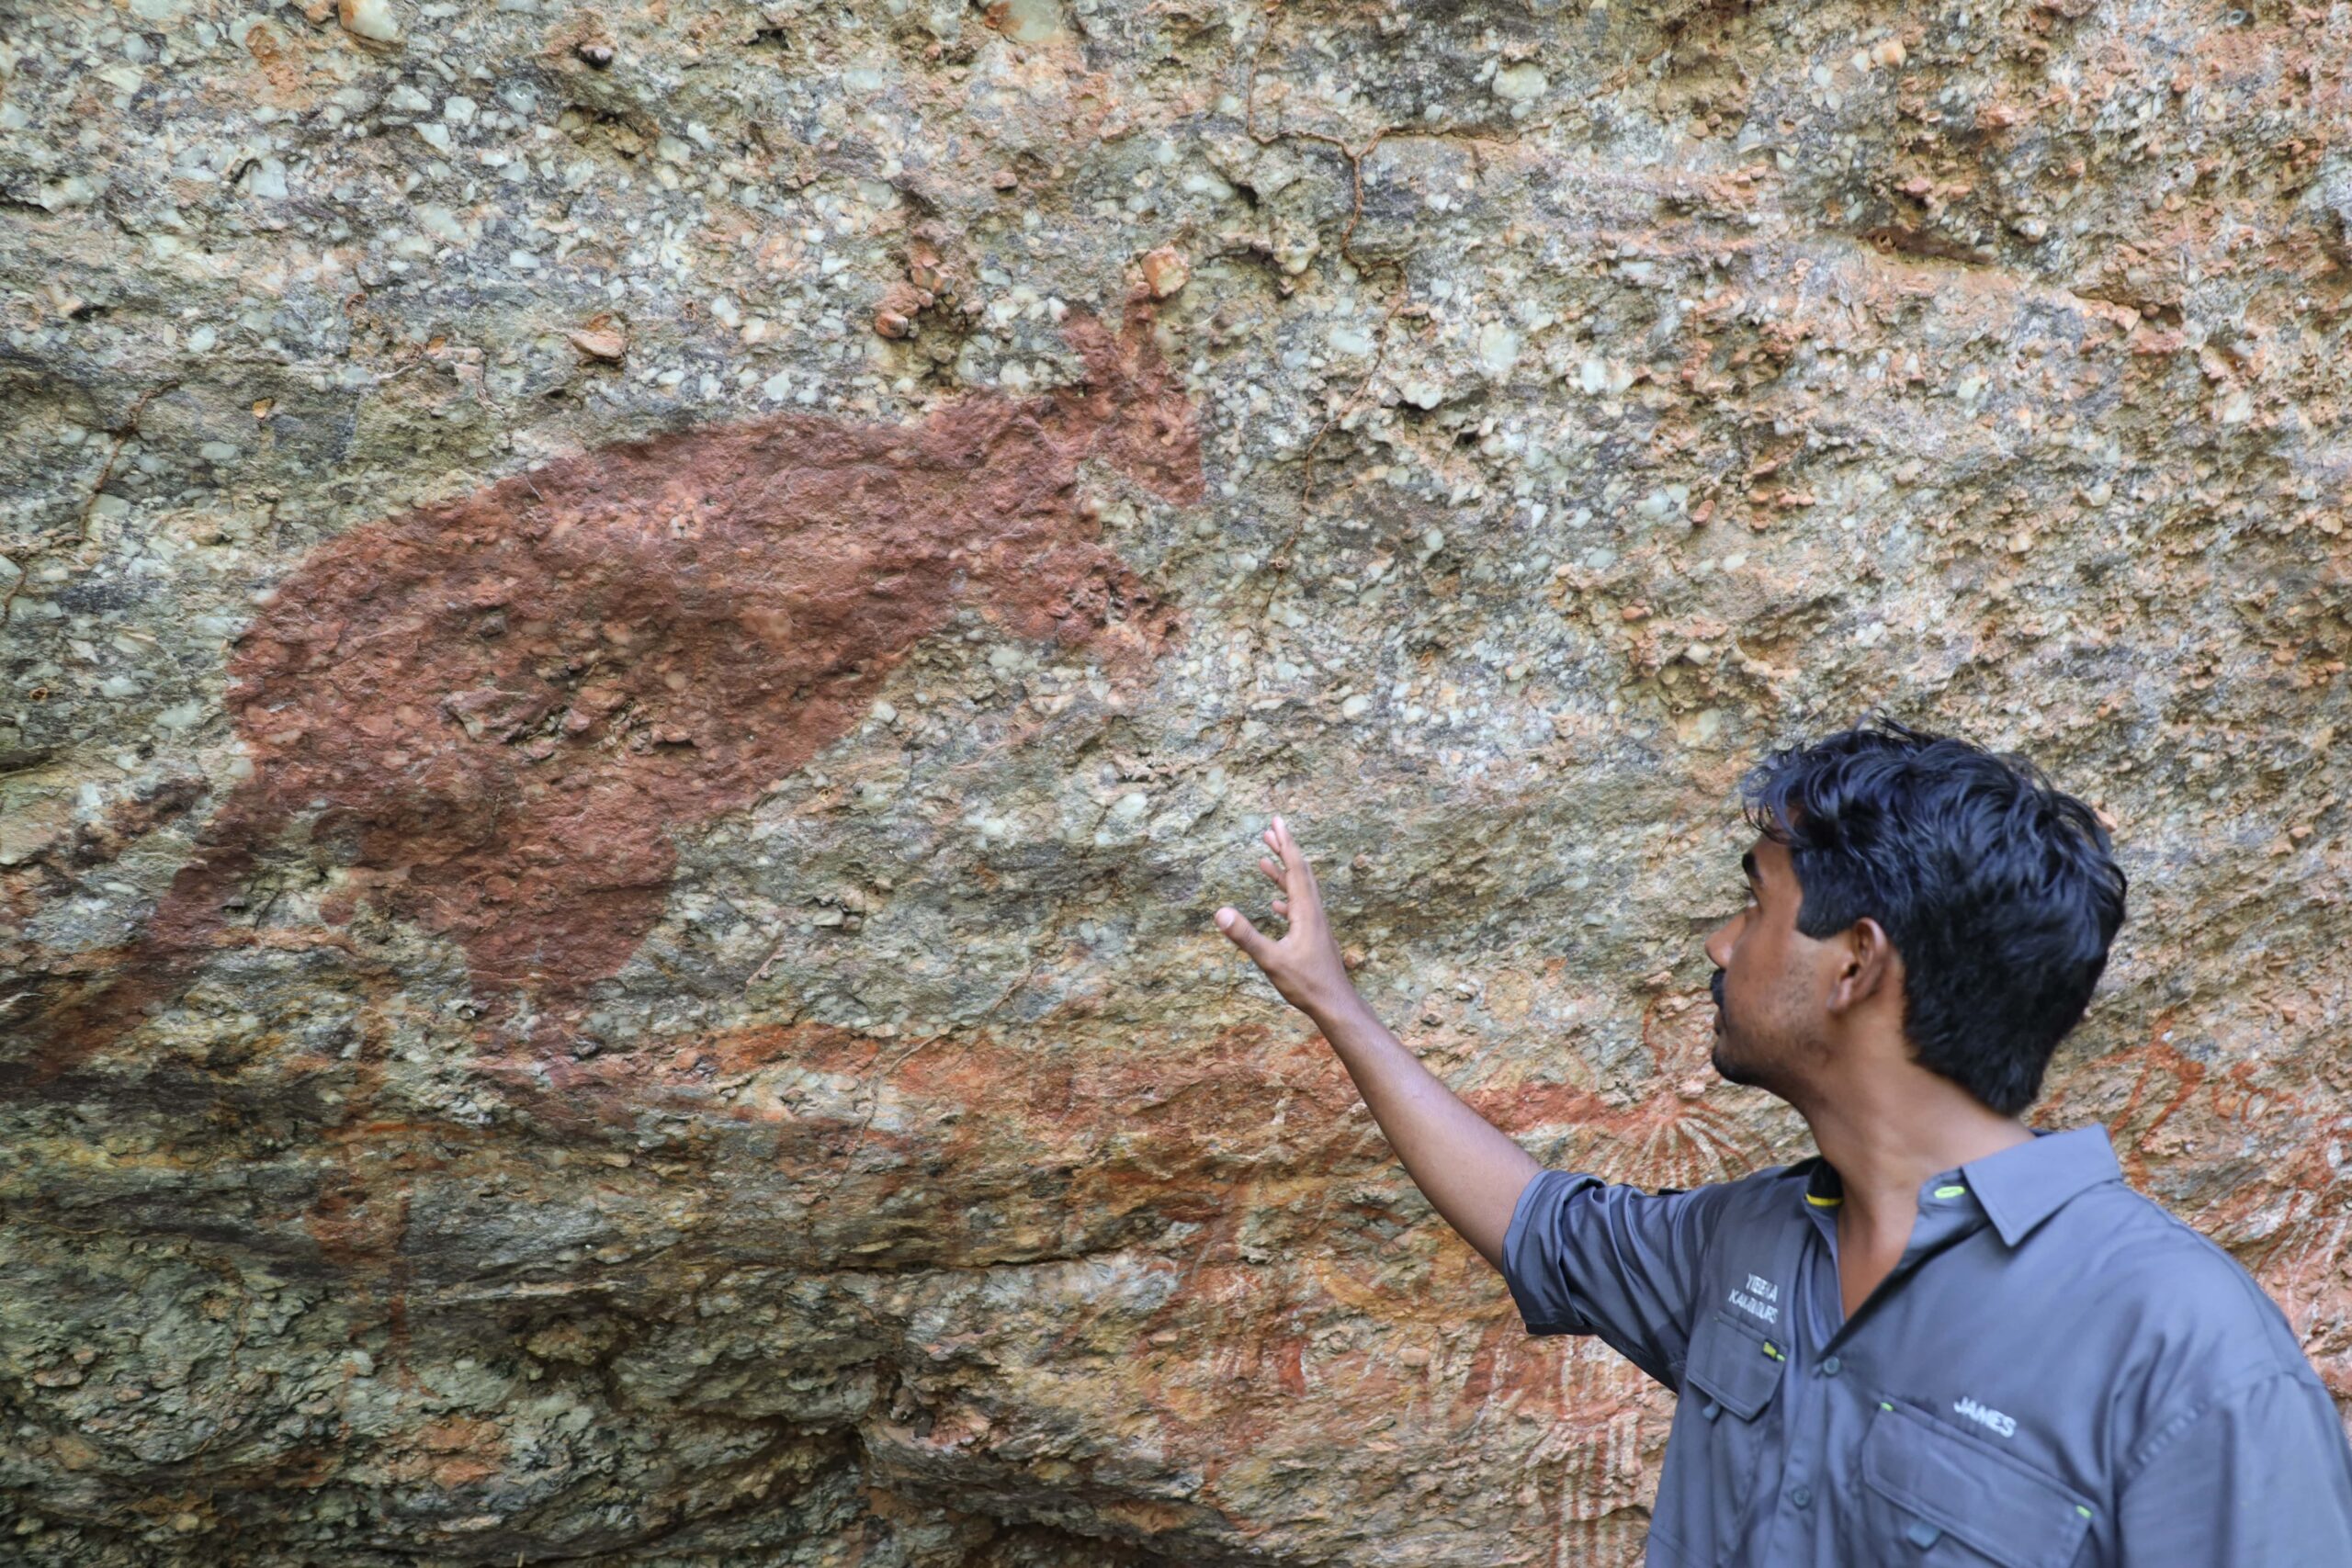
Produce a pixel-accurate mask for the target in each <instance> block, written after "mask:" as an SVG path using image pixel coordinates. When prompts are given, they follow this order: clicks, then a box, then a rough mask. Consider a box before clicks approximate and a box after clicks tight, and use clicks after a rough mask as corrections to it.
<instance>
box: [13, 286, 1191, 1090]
mask: <svg viewBox="0 0 2352 1568" xmlns="http://www.w3.org/2000/svg"><path fill="white" fill-rule="evenodd" d="M1063 331H1064V332H1065V333H1066V334H1067V335H1068V336H1069V339H1070V340H1071V342H1072V343H1073V344H1074V345H1075V346H1077V347H1078V348H1079V350H1080V352H1081V354H1082V355H1084V358H1085V361H1086V365H1087V367H1088V371H1089V374H1090V377H1091V380H1090V382H1089V383H1087V384H1086V385H1083V386H1080V387H1075V388H1071V389H1065V390H1061V391H1057V392H1053V393H1050V394H1046V395H1044V396H1040V397H1035V398H1023V399H1015V398H1006V397H1002V396H998V395H993V394H988V393H978V394H974V395H971V396H968V397H965V398H961V399H958V400H955V401H953V402H951V403H949V404H947V405H946V406H945V407H944V408H942V409H940V410H938V411H936V412H933V413H932V414H931V415H930V416H929V417H927V418H926V419H924V420H923V421H922V422H921V423H918V424H915V425H911V426H904V427H902V426H895V425H887V424H881V425H872V424H854V423H843V422H841V421H837V420H829V419H824V418H819V417H811V416H805V415H795V414H778V415H774V416H771V417H769V418H766V419H763V420H759V421H755V422H753V423H748V424H743V425H732V426H709V427H705V428H703V429H699V430H695V431H692V432H688V433H684V434H677V435H669V436H662V437H657V438H654V439H651V440H648V441H643V442H636V443H630V444H628V445H625V446H616V447H608V448H605V449H601V450H598V451H594V452H589V453H585V454H582V455H581V456H579V457H569V458H562V459H559V460H556V461H553V462H550V463H548V464H546V465H545V466H543V467H540V468H535V469H532V470H530V471H529V472H526V473H522V474H517V475H515V476H513V477H512V478H509V479H503V480H502V481H500V482H499V483H497V484H495V485H492V486H491V487H489V488H488V489H486V490H484V491H480V492H478V493H476V494H473V495H469V496H466V497H464V498H462V499H460V500H458V501H454V502H447V503H443V504H439V505H435V506H427V507H422V508H418V509H417V510H415V511H413V512H409V513H403V514H401V515H400V516H397V517H392V518H388V519H386V520H385V521H383V522H381V523H379V524H371V525H367V526H364V527H361V528H356V529H354V530H353V531H352V532H350V533H348V534H345V535H344V536H341V537H339V538H337V539H335V540H334V542H333V543H331V544H329V545H327V546H325V547H322V548H321V549H320V550H319V551H318V552H317V553H316V554H315V555H313V556H312V557H311V558H310V559H308V560H306V561H304V562H303V563H302V564H301V565H300V567H298V568H297V569H296V570H294V571H293V572H292V573H291V574H290V575H288V577H287V578H286V579H285V580H284V581H282V582H280V583H279V584H277V586H276V587H274V588H272V589H270V590H269V591H268V592H266V594H264V595H263V596H262V598H263V602H264V606H265V607H264V609H263V613H262V615H260V617H259V618H258V619H256V621H255V622H254V625H253V626H252V628H251V629H250V630H249V631H248V632H247V633H246V634H245V636H244V637H243V640H242V642H241V644H240V646H239V648H238V649H237V651H236V653H235V655H234V656H233V657H232V659H231V660H230V663H229V670H228V689H227V694H226V703H227V705H228V708H229V711H230V714H231V716H232V719H233V721H234V723H235V725H236V728H237V732H238V735H239V737H240V738H241V739H243V742H244V746H245V754H246V757H247V759H248V761H249V762H250V764H251V767H252V770H253V772H252V775H251V777H250V778H249V779H248V780H247V781H246V782H245V783H243V784H240V785H239V786H238V787H237V789H236V790H235V791H234V792H233V793H232V795H230V797H229V799H228V800H227V802H226V803H225V804H224V805H222V807H220V811H219V812H218V813H217V815H215V817H214V818H213V819H212V821H211V823H210V825H209V827H208V828H207V829H206V831H205V834H204V836H203V838H202V839H201V840H199V843H198V853H199V858H198V860H197V862H196V863H193V864H191V865H189V866H188V867H187V869H185V870H183V871H182V872H181V873H180V874H178V875H177V876H176V877H175V879H174V881H173V884H172V886H171V890H170V891H169V892H168V893H167V894H166V895H165V896H164V899H163V900H162V902H161V904H160V905H159V906H158V907H157V908H156V911H155V914H154V917H153V920H152V921H151V923H150V925H149V929H148V931H146V933H145V934H144V936H143V937H142V940H141V942H139V943H138V945H137V946H136V947H135V948H134V949H133V950H132V953H131V954H130V957H129V958H128V959H127V960H126V961H125V963H124V964H123V966H122V967H123V968H124V970H125V971H126V973H127V974H128V975H129V976H130V978H129V980H128V981H127V982H126V985H125V987H124V988H123V990H122V991H121V993H120V994H109V995H107V996H102V997H101V998H97V999H96V1001H95V1002H94V1003H92V1004H90V1005H89V1006H88V1007H86V1008H80V1009H74V1010H68V1011H67V1013H66V1017H65V1020H64V1021H63V1022H62V1024H61V1025H60V1026H59V1027H58V1029H57V1030H56V1035H57V1038H56V1039H55V1040H53V1041H52V1042H51V1043H50V1045H49V1047H48V1049H47V1050H46V1051H44V1052H43V1053H42V1054H41V1055H37V1056H36V1057H35V1058H34V1061H33V1064H32V1069H31V1074H30V1077H31V1079H32V1081H34V1082H36V1083H39V1082H41V1081H45V1080H46V1079H47V1078H48V1077H51V1076H53V1075H54V1074H55V1073H57V1072H58V1071H61V1070H62V1068H63V1067H64V1066H66V1065H67V1064H68V1063H69V1062H71V1061H72V1060H73V1059H74V1057H75V1056H76V1055H79V1054H81V1053H83V1052H86V1051H88V1050H93V1049H99V1048H103V1046H105V1045H106V1044H108V1043H112V1037H113V1036H114V1035H116V1034H117V1033H118V1032H119V1031H120V1030H121V1029H122V1028H123V1027H124V1026H125V1025H126V1024H127V1023H128V1022H130V1021H131V1020H132V1019H133V1018H134V1017H135V1014H136V1009H137V1008H138V1006H140V1005H141V1004H142V1003H144V1002H145V1001H146V1000H148V999H150V998H153V997H155V996H157V995H159V994H162V993H163V992H164V990H166V989H167V988H168V987H169V986H170V985H171V983H172V981H174V980H175V979H184V978H185V976H184V974H183V973H182V971H183V969H184V967H185V964H184V961H185V959H186V958H187V957H188V956H190V955H191V954H193V953H196V952H198V951H199V950H200V949H202V948H203V947H205V946H207V945H209V944H210V943H212V942H215V941H217V940H220V938H221V937H222V935H223V932H224V929H225V928H226V926H227V924H228V921H227V920H226V919H224V910H223V905H224V902H226V901H228V900H231V899H232V898H237V897H239V894H240V890H241V889H242V888H243V886H246V885H247V883H248V882H249V881H250V880H251V878H252V876H253V874H254V867H255V860H256V856H257V854H258V853H259V852H263V851H265V850H266V849H267V848H268V847H269V846H270V845H272V844H273V842H275V841H276V840H277V839H279V838H280V837H281V836H282V835H285V834H287V833H288V830H289V829H294V828H296V827H297V826H298V825H299V826H300V830H301V831H302V832H303V833H304V834H306V835H307V836H308V837H309V838H310V839H311V840H312V841H313V842H316V843H319V844H322V845H330V846H333V848H332V850H331V851H330V853H331V855H332V858H334V860H335V861H336V862H337V863H339V864H340V865H341V867H342V868H343V875H344V880H343V881H342V883H341V885H340V886H339V887H338V888H337V890H336V891H335V893H334V895H333V896H332V897H330V898H329V899H327V900H326V902H325V904H324V906H323V908H324V909H325V911H326V913H327V915H328V918H329V919H332V920H334V921H336V922H337V923H342V922H343V921H345V920H347V919H349V916H350V913H351V911H352V909H353V908H354V907H355V906H356V905H357V904H359V903H360V902H362V901H371V902H374V903H376V904H379V905H380V906H381V907H382V908H384V909H386V910H387V911H388V912H390V913H392V914H394V915H396V916H398V917H400V918H401V919H411V920H414V921H416V922H417V923H419V924H421V925H423V926H424V927H425V928H426V929H428V930H431V931H437V932H442V933H446V934H447V935H448V936H450V937H452V938H454V939H455V940H456V941H457V942H458V945H459V946H460V947H461V948H462V949H463V951H464V953H465V954H466V960H467V964H468V967H469V970H470V971H471V974H472V977H473V985H474V989H475V991H476V994H477V995H478V996H500V995H502V994H503V993H506V992H509V991H512V990H515V989H520V990H522V991H524V992H526V993H528V994H529V995H530V996H531V997H533V998H535V999H537V1000H539V1001H541V1002H547V1001H551V1000H560V999H563V998H569V997H571V995H573V994H574V993H576V992H577V991H578V990H579V989H580V987H582V986H583V985H584V984H586V983H587V982H590V981H594V980H600V979H603V978H604V977H605V976H608V975H611V974H612V973H613V972H614V971H616V969H618V968H619V967H620V965H621V964H623V963H624V962H626V961H627V960H628V958H629V956H630V955H631V954H632V953H635V952H636V950H637V946H638V943H639V942H640V941H641V940H642V939H643V937H644V935H645V933H646V931H648V930H650V928H651V926H652V924H653V922H654V920H655V919H657V918H658V917H659V916H660V914H661V912H662V899H663V896H664V894H665V893H666V892H667V890H668V887H669V884H670V876H671V872H672V870H673V866H674V865H675V863H676V853H675V850H674V847H673V836H674V835H677V834H679V833H690V832H692V831H694V830H695V829H696V828H697V827H699V826H700V825H701V824H703V823H705V822H707V821H708V820H709V819H710V818H714V817H717V816H719V815H721V814H723V813H727V812H730V811H737V810H740V809H741V808H742V807H745V806H747V805H749V804H750V803H751V801H752V798H753V796H754V795H757V794H758V793H759V791H760V790H761V789H762V788H763V786H765V785H767V784H770V783H772V782H773V781H775V780H776V779H779V778H781V777H783V776H784V775H786V774H787V773H791V772H792V771H793V770H795V769H797V768H798V767H800V766H801V764H803V763H804V762H806V761H809V758H810V757H812V756H814V755H815V754H816V753H817V751H818V750H820V749H821V748H822V747H823V746H824V745H825V744H826V743H827V742H829V741H831V740H833V739H838V738H839V737H840V736H841V735H842V734H844V733H845V732H846V731H847V730H848V729H849V728H850V727H851V726H852V725H853V724H854V723H855V722H856V721H857V720H858V719H860V718H862V717H863V716H865V710H866V708H867V706H868V705H869V704H870V703H871V701H872V699H873V696H874V694H875V693H876V691H878V690H879V689H880V688H881V686H882V684H883V682H885V681H886V680H887V679H888V676H889V674H890V671H892V670H893V669H895V668H896V667H897V666H898V665H899V663H900V662H901V661H902V660H905V659H906V657H907V656H908V654H909V653H910V652H911V651H912V650H913V649H914V648H915V646H916V645H917V644H918V643H920V642H921V641H922V638H923V637H927V636H929V635H931V634H932V633H933V632H935V631H936V630H937V629H938V628H939V627H940V626H942V625H943V624H944V622H945V621H946V619H947V616H948V615H949V613H950V611H951V610H952V609H953V608H954V607H955V606H956V604H958V603H960V602H966V601H968V602H970V603H971V604H974V605H975V606H976V607H978V609H979V611H980V613H981V614H982V615H985V616H986V617H987V618H988V619H989V620H990V621H992V622H995V623H996V624H998V625H1000V626H1003V627H1004V628H1005V629H1006V630H1007V631H1008V632H1009V633H1011V634H1012V635H1013V636H1015V637H1023V638H1028V639H1032V640H1044V641H1048V642H1051V643H1053V644H1055V645H1057V647H1060V648H1065V649H1079V648H1086V647H1090V646H1091V647H1092V648H1093V649H1094V650H1095V651H1096V652H1097V653H1098V654H1099V656H1100V657H1102V659H1103V662H1104V663H1105V664H1106V665H1108V666H1110V667H1111V668H1113V669H1114V670H1116V671H1120V672H1121V673H1123V674H1127V675H1134V674H1136V673H1139V672H1141V671H1145V670H1147V669H1148V666H1149V664H1150V662H1151V661H1152V660H1154V659H1156V658H1158V657H1159V656H1160V655H1162V654H1163V653H1165V652H1166V651H1167V649H1169V648H1170V646H1171V644H1172V642H1173V639H1174V638H1175V637H1176V636H1177V633H1178V623H1177V619H1176V617H1175V615H1173V614H1172V613H1171V612H1170V611H1169V610H1168V609H1167V608H1165V607H1164V606H1162V605H1160V604H1158V603H1157V602H1156V601H1155V600H1154V599H1153V598H1152V596H1151V595H1150V593H1149V592H1148V591H1147V590H1146V589H1145V587H1144V585H1143V584H1142V583H1141V582H1140V581H1138V580H1137V579H1136V576H1135V574H1134V573H1132V572H1131V571H1129V570H1126V569H1125V567H1124V566H1123V565H1122V564H1121V563H1120V561H1119V560H1118V558H1117V557H1116V556H1115V555H1114V554H1112V553H1111V552H1110V551H1108V550H1106V549H1104V548H1103V546H1102V545H1101V543H1100V542H1099V541H1100V535H1101V527H1100V525H1099V523H1098V522H1097V521H1096V519H1094V518H1093V517H1091V516H1090V515H1088V514H1087V513H1085V512H1084V511H1082V510H1081V509H1080V505H1079V503H1078V496H1077V479H1078V468H1079V465H1080V462H1081V461H1082V460H1084V459H1085V458H1087V457H1092V456H1097V455H1100V456H1103V457H1108V458H1110V459H1112V460H1113V461H1114V464H1117V465H1119V466H1123V467H1124V468H1126V469H1127V470H1128V471H1130V472H1131V473H1132V474H1133V476H1134V477H1135V478H1136V479H1138V480H1140V481H1141V482H1143V483H1145V484H1147V485H1148V486H1149V487H1150V488H1151V489H1152V490H1153V491H1156V492H1157V493H1159V495H1161V496H1163V497H1165V498H1167V499H1168V500H1170V501H1172V502H1193V501H1197V500H1198V499H1199V496H1200V491H1201V477H1200V442H1199V435H1198V432H1197V430H1196V429H1195V428H1194V425H1193V413H1192V409H1191V405H1190V403H1189V402H1188V401H1187V400H1186V399H1185V397H1184V394H1183V393H1182V389H1180V388H1178V387H1176V386H1175V385H1174V383H1173V382H1172V381H1171V379H1170V377H1169V376H1168V374H1167V373H1166V371H1165V369H1164V367H1162V366H1161V365H1160V364H1159V355H1158V353H1157V351H1156V350H1155V349H1154V348H1153V347H1152V344H1151V340H1150V336H1149V333H1150V317H1149V314H1148V311H1146V310H1142V309H1140V308H1139V309H1137V310H1135V311H1134V312H1133V313H1132V314H1131V315H1130V318H1129V321H1128V324H1127V327H1126V329H1125V333H1124V334H1123V335H1121V336H1118V337H1115V338H1114V336H1113V334H1112V333H1110V332H1109V331H1108V330H1107V329H1105V328H1104V327H1103V326H1102V325H1101V324H1100V323H1099V322H1097V321H1095V319H1094V318H1093V317H1092V316H1091V315H1086V314H1082V313H1079V314H1072V315H1071V316H1069V318H1068V320H1067V321H1066V322H1065V324H1064V328H1063Z"/></svg>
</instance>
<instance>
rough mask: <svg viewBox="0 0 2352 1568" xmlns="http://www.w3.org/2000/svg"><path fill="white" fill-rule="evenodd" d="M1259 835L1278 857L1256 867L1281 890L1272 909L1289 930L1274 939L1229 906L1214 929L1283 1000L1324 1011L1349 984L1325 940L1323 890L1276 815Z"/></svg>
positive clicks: (1336, 948)
mask: <svg viewBox="0 0 2352 1568" xmlns="http://www.w3.org/2000/svg"><path fill="white" fill-rule="evenodd" d="M1264 837H1265V840H1266V847H1267V848H1268V849H1270V850H1272V851H1273V852H1274V855H1275V856H1277V857H1279V859H1278V860H1277V859H1264V858H1261V860H1260V861H1259V862H1258V869H1259V870H1260V871H1262V872H1264V873H1265V874H1266V876H1267V878H1268V879H1269V880H1270V881H1272V883H1273V885H1274V886H1277V887H1279V888H1281V889H1282V892H1281V893H1280V894H1278V895H1276V896H1275V898H1274V913H1275V914H1276V915H1279V916H1281V917H1282V918H1283V919H1284V920H1285V921H1287V922H1288V923H1289V925H1290V930H1288V931H1285V932H1283V935H1282V937H1281V938H1280V940H1276V939H1274V938H1272V937H1269V936H1266V935H1264V934H1263V933H1262V932H1261V931H1259V930H1258V928H1257V927H1255V926H1253V925H1251V924H1250V920H1249V918H1248V917H1247V916H1245V915H1243V914H1242V913H1241V911H1240V910H1238V909H1237V908H1233V906H1231V905H1230V904H1228V905H1227V906H1226V907H1225V908H1222V909H1219V910H1218V911H1217V912H1216V924H1217V929H1218V930H1219V931H1223V932H1225V934H1226V935H1227V936H1228V937H1230V938H1231V939H1232V941H1233V945H1234V946H1236V947H1238V948H1239V949H1240V950H1241V951H1242V952H1244V953H1248V954H1249V955H1250V962H1251V963H1252V964H1256V965H1257V966H1258V967H1259V968H1260V969H1261V970H1263V971H1264V972H1265V976H1266V978H1267V979H1269V980H1272V982H1273V983H1274V989H1275V990H1277V991H1280V992H1281V993H1282V997H1283V1000H1284V1001H1286V1002H1288V1003H1290V1005H1291V1006H1293V1007H1295V1008H1297V1009H1299V1010H1301V1011H1303V1012H1306V1013H1310V1014H1311V1013H1315V1012H1318V1011H1327V1010H1329V1009H1331V1008H1332V1007H1334V1006H1336V1005H1337V1004H1338V1003H1339V1002H1340V1001H1341V1000H1342V999H1343V998H1347V997H1349V996H1350V995H1351V994H1352V993H1353V992H1354V989H1355V987H1354V986H1353V985H1352V984H1351V982H1350V981H1349V979H1348V966H1347V964H1346V962H1345V961H1344V960H1343V959H1341V958H1340V944H1339V943H1338V942H1334V941H1333V940H1332V939H1331V924H1330V922H1329V920H1327V919H1324V918H1323V891H1322V889H1321V888H1319V887H1317V886H1316V883H1315V872H1314V869H1313V868H1312V867H1310V866H1309V865H1308V864H1307V863H1306V856H1305V855H1303V854H1301V853H1300V852H1299V849H1298V843H1297V840H1294V839H1293V838H1292V837H1291V836H1290V829H1288V828H1287V827H1285V826H1284V825H1283V819H1282V818H1279V817H1277V818H1274V825H1273V826H1272V827H1271V828H1269V829H1266V831H1265V835H1264Z"/></svg>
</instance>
